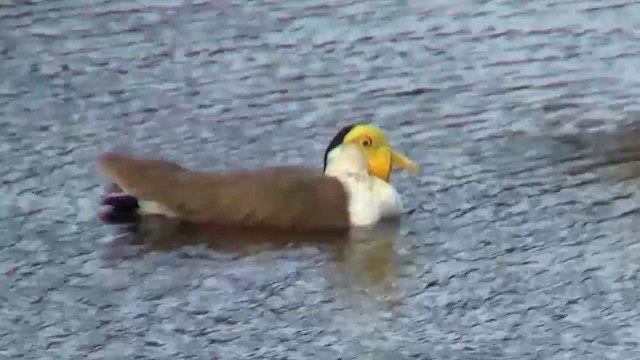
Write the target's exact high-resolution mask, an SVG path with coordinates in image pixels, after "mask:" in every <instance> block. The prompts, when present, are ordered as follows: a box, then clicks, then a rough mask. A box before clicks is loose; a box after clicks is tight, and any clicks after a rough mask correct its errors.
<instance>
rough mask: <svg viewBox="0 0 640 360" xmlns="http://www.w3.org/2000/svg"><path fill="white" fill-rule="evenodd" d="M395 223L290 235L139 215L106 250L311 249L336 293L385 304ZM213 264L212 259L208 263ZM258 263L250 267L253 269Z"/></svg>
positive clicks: (392, 274) (391, 281) (237, 252)
mask: <svg viewBox="0 0 640 360" xmlns="http://www.w3.org/2000/svg"><path fill="white" fill-rule="evenodd" d="M400 222H401V220H399V219H389V220H385V221H382V222H380V223H378V224H377V225H376V226H374V227H372V228H368V229H357V228H356V229H351V230H350V231H343V232H337V231H323V232H318V231H316V232H308V231H307V232H302V231H301V232H292V231H281V230H273V229H264V228H236V227H233V228H232V227H223V226H216V225H211V224H207V225H204V224H193V223H185V222H180V221H177V220H172V219H168V218H165V217H163V216H156V215H145V216H142V217H140V218H139V219H138V221H137V222H136V223H135V224H132V225H128V226H122V227H119V228H118V229H119V230H118V232H117V233H116V236H115V238H114V241H112V250H115V249H117V248H123V247H125V248H131V247H132V246H134V247H137V248H138V249H139V250H140V251H138V252H137V254H138V255H143V254H145V253H149V252H154V251H162V252H171V251H180V250H181V249H183V248H185V247H188V246H198V245H205V246H206V247H207V248H208V249H209V250H212V251H213V252H215V253H216V254H227V255H230V256H231V257H233V258H240V257H243V258H246V257H251V256H258V255H260V254H261V253H265V252H267V251H283V252H284V251H287V250H292V249H300V248H303V247H314V248H316V249H318V250H319V251H320V252H322V253H324V254H327V256H328V258H329V260H330V262H329V267H330V268H331V269H332V270H335V271H329V275H328V276H327V280H328V281H329V282H330V284H331V285H333V286H334V288H335V289H336V290H337V291H339V292H344V291H346V293H345V294H344V295H345V296H347V297H349V294H351V295H355V294H364V295H366V296H368V297H372V298H374V299H375V300H377V301H381V302H384V303H387V304H390V305H396V304H397V300H396V299H395V297H394V296H393V294H392V293H393V289H394V285H395V283H396V281H395V279H396V268H395V255H396V254H395V252H394V243H395V242H396V241H397V238H398V237H399V229H400ZM212 261H214V260H212ZM259 266H262V265H256V267H259Z"/></svg>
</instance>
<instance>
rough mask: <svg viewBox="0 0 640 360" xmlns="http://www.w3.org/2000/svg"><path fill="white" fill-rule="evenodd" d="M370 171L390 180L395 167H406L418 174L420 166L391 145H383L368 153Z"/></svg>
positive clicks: (385, 179) (412, 172) (407, 169)
mask: <svg viewBox="0 0 640 360" xmlns="http://www.w3.org/2000/svg"><path fill="white" fill-rule="evenodd" d="M367 157H368V160H369V172H370V173H371V174H372V175H374V176H377V177H379V178H380V179H382V180H384V181H387V182H388V181H389V179H390V178H391V172H392V171H393V170H395V169H404V170H406V171H408V172H409V173H411V174H412V175H418V173H419V172H420V168H419V166H418V165H416V164H415V163H414V162H413V161H411V159H409V158H408V157H407V156H406V155H404V154H402V153H400V152H399V151H397V150H395V149H393V148H392V147H390V146H382V147H380V148H378V149H376V151H375V152H374V153H373V154H368V156H367Z"/></svg>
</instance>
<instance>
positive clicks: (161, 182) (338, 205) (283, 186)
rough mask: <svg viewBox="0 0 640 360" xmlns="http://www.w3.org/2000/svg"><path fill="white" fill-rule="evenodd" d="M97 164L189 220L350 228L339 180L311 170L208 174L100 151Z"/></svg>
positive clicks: (134, 191) (138, 193)
mask: <svg viewBox="0 0 640 360" xmlns="http://www.w3.org/2000/svg"><path fill="white" fill-rule="evenodd" d="M97 163H98V166H99V167H100V169H101V170H102V171H103V172H104V174H105V175H106V176H108V177H109V178H111V179H112V180H113V181H114V182H115V183H116V184H118V186H120V187H121V188H122V189H123V190H124V191H125V192H127V193H129V194H131V195H134V196H136V197H138V198H140V199H141V200H147V201H154V202H157V203H159V204H161V205H162V206H164V207H166V208H167V209H168V210H170V211H171V212H172V213H174V214H175V215H177V216H178V217H180V218H182V219H184V220H186V221H189V222H197V223H205V222H211V223H216V224H221V225H232V226H237V225H241V226H268V227H276V228H289V229H322V228H326V229H330V228H346V227H348V226H349V217H348V210H347V196H346V193H345V191H344V188H343V187H342V184H340V182H339V181H337V180H336V179H334V178H331V177H326V176H324V175H322V173H320V172H319V171H317V170H315V169H308V168H303V167H272V168H265V169H260V170H240V171H233V172H229V173H212V172H203V171H194V170H189V169H187V168H184V167H182V166H180V165H178V164H175V163H173V162H170V161H166V160H161V159H153V158H145V157H138V156H132V155H126V154H120V153H114V152H108V153H103V154H101V155H100V156H99V157H98V161H97Z"/></svg>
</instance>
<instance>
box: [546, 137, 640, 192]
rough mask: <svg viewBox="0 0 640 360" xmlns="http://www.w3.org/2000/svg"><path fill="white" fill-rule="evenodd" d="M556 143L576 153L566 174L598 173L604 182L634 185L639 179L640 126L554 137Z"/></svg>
mask: <svg viewBox="0 0 640 360" xmlns="http://www.w3.org/2000/svg"><path fill="white" fill-rule="evenodd" d="M554 140H555V141H556V142H558V143H560V144H563V145H564V146H568V147H570V148H571V149H573V151H574V155H573V159H572V160H574V161H573V164H572V165H570V166H568V167H567V168H566V169H565V171H564V173H565V174H567V175H570V176H572V175H581V174H585V173H594V174H597V175H598V176H599V177H600V178H601V179H602V180H608V181H613V182H619V181H627V180H630V181H632V182H634V180H637V179H639V178H640V127H639V126H638V125H635V126H629V127H625V128H621V129H618V130H616V131H612V132H596V133H578V134H570V135H562V136H555V137H554Z"/></svg>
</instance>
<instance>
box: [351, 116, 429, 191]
mask: <svg viewBox="0 0 640 360" xmlns="http://www.w3.org/2000/svg"><path fill="white" fill-rule="evenodd" d="M343 142H345V143H347V142H350V143H357V144H359V145H360V146H361V148H362V150H363V152H364V154H365V156H366V157H367V160H368V163H369V173H370V174H372V175H374V176H376V177H378V178H380V179H382V180H384V181H386V182H388V181H389V180H390V178H391V172H392V171H393V170H394V169H404V170H407V171H409V172H411V173H412V174H417V173H418V171H419V168H418V166H417V165H416V164H415V163H414V162H413V161H411V160H410V159H409V158H408V157H407V156H405V155H404V154H402V153H400V152H398V151H396V150H395V149H393V148H392V147H391V145H390V144H389V141H388V140H387V138H386V136H385V135H384V133H383V132H382V130H381V129H380V128H378V127H376V126H373V125H370V124H360V125H356V126H355V127H354V128H353V129H352V130H351V131H350V132H349V133H348V134H347V135H346V136H345V138H344V141H343Z"/></svg>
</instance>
